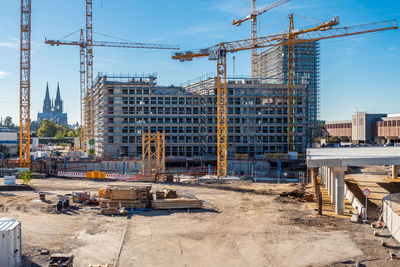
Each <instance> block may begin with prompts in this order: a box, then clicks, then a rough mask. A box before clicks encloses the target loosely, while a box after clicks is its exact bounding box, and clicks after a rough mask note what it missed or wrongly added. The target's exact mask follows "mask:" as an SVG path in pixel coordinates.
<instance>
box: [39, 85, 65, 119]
mask: <svg viewBox="0 0 400 267" xmlns="http://www.w3.org/2000/svg"><path fill="white" fill-rule="evenodd" d="M63 109H64V108H63V101H62V99H61V93H60V84H59V83H57V93H56V99H55V100H54V101H52V100H51V99H50V93H49V83H47V85H46V95H45V97H44V100H43V109H42V111H43V112H41V113H40V112H39V113H38V117H37V120H38V122H39V123H42V122H43V121H44V120H48V121H52V122H54V123H57V124H61V125H65V126H68V116H67V113H63Z"/></svg>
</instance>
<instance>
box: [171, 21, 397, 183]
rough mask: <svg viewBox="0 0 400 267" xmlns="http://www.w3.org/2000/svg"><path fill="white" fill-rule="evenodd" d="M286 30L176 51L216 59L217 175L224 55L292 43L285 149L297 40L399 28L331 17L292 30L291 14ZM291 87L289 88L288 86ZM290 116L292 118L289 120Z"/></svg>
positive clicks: (221, 158)
mask: <svg viewBox="0 0 400 267" xmlns="http://www.w3.org/2000/svg"><path fill="white" fill-rule="evenodd" d="M290 18H291V20H290V25H289V32H286V33H279V34H274V35H269V36H265V37H259V38H256V39H255V40H254V39H244V40H238V41H231V42H223V43H219V44H217V45H214V46H212V47H209V48H206V49H196V50H188V51H184V52H176V53H175V54H174V55H173V56H172V58H173V59H176V60H179V61H181V62H184V61H192V60H193V58H203V57H208V58H209V59H210V60H217V74H218V76H217V116H218V120H217V123H218V127H217V135H218V136H217V140H218V146H217V149H218V151H217V156H218V157H217V160H218V162H217V174H218V176H226V175H227V145H226V140H227V131H226V127H227V101H226V100H227V79H226V54H227V53H234V52H238V51H243V50H250V49H253V48H255V47H257V48H263V47H273V46H288V47H289V46H291V47H292V49H290V48H289V54H290V55H289V56H288V58H289V57H290V58H291V60H288V71H289V73H291V74H290V77H289V75H288V87H287V94H288V95H287V108H288V128H289V129H288V152H290V151H291V148H295V147H294V144H295V141H296V139H295V135H296V131H295V129H293V128H295V127H294V125H295V124H294V122H295V116H296V113H295V106H294V104H295V102H294V99H295V98H294V96H295V93H294V84H295V83H294V82H295V80H294V78H295V69H294V49H293V46H294V45H295V44H297V43H303V42H310V41H318V40H324V39H331V38H338V37H345V36H352V35H358V34H364V33H370V32H378V31H385V30H392V29H398V27H397V22H396V20H389V21H382V22H375V23H369V24H363V25H356V26H350V27H342V28H333V26H335V25H338V24H339V21H338V18H336V17H335V18H334V19H332V20H330V21H328V22H324V23H321V24H319V25H318V26H316V27H312V28H309V29H306V30H294V24H293V16H290ZM289 86H290V87H289ZM289 116H290V117H291V118H290V119H289Z"/></svg>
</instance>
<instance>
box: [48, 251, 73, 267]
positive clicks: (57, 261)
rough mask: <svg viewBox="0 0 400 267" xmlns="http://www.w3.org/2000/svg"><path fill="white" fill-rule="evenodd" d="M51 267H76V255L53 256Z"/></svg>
mask: <svg viewBox="0 0 400 267" xmlns="http://www.w3.org/2000/svg"><path fill="white" fill-rule="evenodd" d="M48 266H49V267H72V266H74V255H72V254H53V255H51V257H50V262H49V265H48Z"/></svg>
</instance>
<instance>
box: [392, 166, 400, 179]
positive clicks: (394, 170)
mask: <svg viewBox="0 0 400 267" xmlns="http://www.w3.org/2000/svg"><path fill="white" fill-rule="evenodd" d="M398 176H399V166H398V165H392V179H397V178H398Z"/></svg>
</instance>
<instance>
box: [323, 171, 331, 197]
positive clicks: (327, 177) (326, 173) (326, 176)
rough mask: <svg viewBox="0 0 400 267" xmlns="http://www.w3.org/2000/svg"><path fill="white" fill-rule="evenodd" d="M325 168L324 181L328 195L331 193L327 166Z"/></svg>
mask: <svg viewBox="0 0 400 267" xmlns="http://www.w3.org/2000/svg"><path fill="white" fill-rule="evenodd" d="M324 170H325V181H326V187H327V189H328V195H331V180H330V179H329V175H328V167H324Z"/></svg>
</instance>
